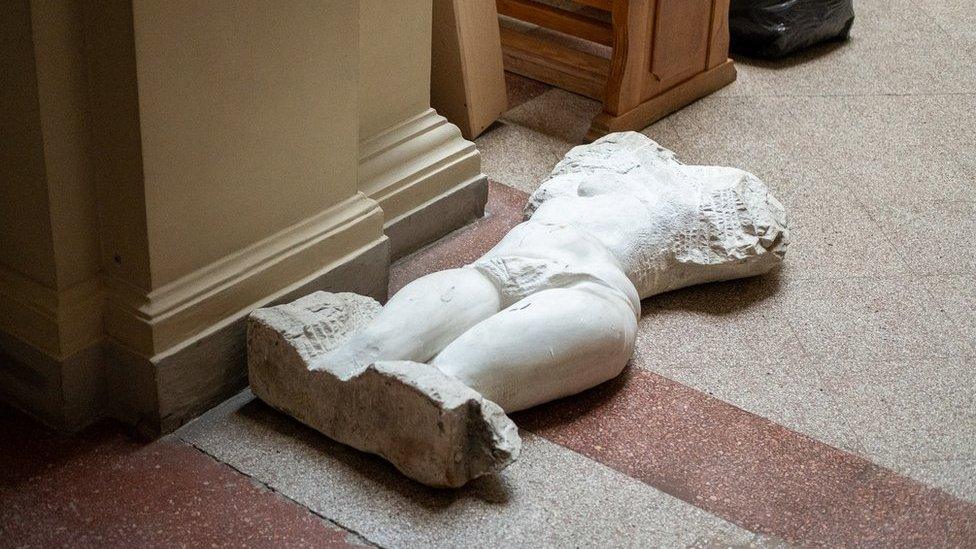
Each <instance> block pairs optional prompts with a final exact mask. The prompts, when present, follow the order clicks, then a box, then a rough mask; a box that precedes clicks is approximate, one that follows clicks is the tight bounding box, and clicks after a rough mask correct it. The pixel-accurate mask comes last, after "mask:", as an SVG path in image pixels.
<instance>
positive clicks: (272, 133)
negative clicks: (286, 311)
mask: <svg viewBox="0 0 976 549" xmlns="http://www.w3.org/2000/svg"><path fill="white" fill-rule="evenodd" d="M407 3H411V2H407ZM133 15H134V24H135V44H136V66H137V75H138V84H139V106H140V112H139V115H140V120H141V131H142V143H143V172H144V177H145V194H146V210H147V212H149V214H148V220H147V222H148V230H149V248H150V254H149V255H150V258H149V260H150V265H151V274H152V287H153V288H158V287H161V286H163V285H166V284H168V283H170V282H173V281H174V280H176V279H178V278H180V277H182V276H185V275H186V274H188V273H190V272H193V271H194V270H197V269H200V268H202V267H205V266H206V265H208V264H210V263H212V262H214V261H216V260H218V259H220V258H222V257H224V256H226V255H228V254H231V253H234V252H236V251H238V250H241V249H242V248H244V247H246V246H248V245H250V244H252V243H254V242H257V241H259V240H261V239H263V238H265V237H268V236H270V235H272V234H274V233H276V232H278V231H280V230H282V229H285V228H286V227H288V226H290V225H292V224H294V223H297V222H298V221H300V220H302V219H306V218H308V217H310V216H312V215H314V214H316V213H318V212H320V211H322V210H324V209H326V208H329V207H331V206H334V205H336V204H338V203H339V202H340V201H342V200H344V199H347V198H349V197H350V196H352V195H353V194H354V193H355V192H356V153H357V140H358V137H357V136H358V133H357V130H356V128H357V114H356V113H357V101H356V51H355V44H356V37H357V33H356V29H355V26H350V24H349V23H350V22H351V21H356V20H357V18H358V8H357V6H356V3H355V2H337V1H333V2H266V1H259V0H245V1H238V0H222V1H212V0H211V1H208V2H200V1H198V0H186V1H182V2H157V1H141V2H136V3H135V4H134V14H133ZM350 43H351V45H352V47H350ZM201 234H206V235H207V238H206V239H202V240H201V239H199V238H198V237H199V235H201ZM190 240H193V241H195V242H197V245H195V246H193V247H187V246H185V243H186V242H187V241H190Z"/></svg>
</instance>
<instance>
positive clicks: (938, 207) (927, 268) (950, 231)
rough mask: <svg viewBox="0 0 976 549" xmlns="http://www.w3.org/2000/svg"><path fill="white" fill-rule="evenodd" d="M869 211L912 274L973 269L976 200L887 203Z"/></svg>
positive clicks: (975, 262)
mask: <svg viewBox="0 0 976 549" xmlns="http://www.w3.org/2000/svg"><path fill="white" fill-rule="evenodd" d="M869 211H870V212H871V216H872V217H873V218H874V220H875V222H876V223H877V225H878V229H879V230H880V231H881V232H883V233H884V235H885V237H886V238H887V239H888V240H889V241H890V242H891V243H892V245H893V246H894V247H895V249H897V250H898V252H899V253H900V254H901V256H902V258H903V260H904V261H905V263H906V264H907V265H908V266H909V268H910V269H911V270H912V272H913V273H914V274H916V275H920V276H924V275H935V274H971V273H974V272H976V240H974V239H973V235H974V234H976V202H941V203H940V202H916V203H915V204H900V203H890V204H879V205H875V206H872V207H869Z"/></svg>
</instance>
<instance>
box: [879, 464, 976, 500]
mask: <svg viewBox="0 0 976 549" xmlns="http://www.w3.org/2000/svg"><path fill="white" fill-rule="evenodd" d="M897 468H898V469H899V470H900V472H901V473H903V474H905V475H908V476H910V477H912V478H914V479H916V480H920V481H922V482H924V483H926V484H929V485H931V486H936V487H938V488H941V489H943V490H945V491H946V492H948V493H950V494H952V495H954V496H956V497H958V498H962V499H966V500H969V501H972V502H976V459H949V460H943V459H935V460H921V461H916V462H914V463H909V464H904V465H899V466H898V467H897Z"/></svg>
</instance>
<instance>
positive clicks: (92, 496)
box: [0, 0, 976, 547]
mask: <svg viewBox="0 0 976 549" xmlns="http://www.w3.org/2000/svg"><path fill="white" fill-rule="evenodd" d="M856 9H857V13H858V19H857V23H856V24H855V26H854V31H853V33H852V39H851V40H850V41H849V42H848V43H845V44H842V45H828V46H824V47H821V48H817V49H815V50H813V51H810V52H808V53H806V54H803V55H801V56H800V57H797V58H793V59H791V60H789V61H785V62H779V63H769V62H757V61H751V60H746V59H740V60H737V62H738V63H737V67H738V71H739V78H738V80H737V81H736V82H735V83H734V84H732V85H730V86H729V87H727V88H725V89H723V90H721V91H720V92H718V93H716V94H714V95H712V96H710V97H707V98H705V99H703V100H701V101H698V102H696V103H694V104H692V105H690V106H688V107H687V108H685V109H683V110H681V111H679V112H677V113H675V114H673V115H671V116H669V117H667V118H665V119H664V120H661V121H660V122H658V123H656V124H654V125H652V126H650V127H649V128H647V129H645V130H644V133H645V134H647V135H648V136H650V137H652V138H654V139H656V140H658V141H659V142H661V143H662V144H663V145H664V146H666V147H668V148H671V149H673V150H674V151H675V152H676V153H677V154H678V156H679V158H681V159H682V160H684V161H685V162H688V163H704V164H724V165H732V166H738V167H742V168H744V169H747V170H749V171H752V172H754V173H756V174H757V175H759V176H760V177H761V178H762V179H764V180H765V181H766V182H767V183H768V184H769V186H770V187H771V188H772V189H773V190H774V192H775V193H776V194H777V195H778V196H779V198H780V199H781V201H782V202H783V203H784V204H785V205H786V207H787V208H788V210H789V212H790V215H791V226H792V227H791V228H792V236H793V243H792V244H791V247H790V249H789V252H788V255H787V261H786V266H785V267H784V268H783V269H782V270H781V271H780V272H778V273H775V274H772V275H768V276H764V277H759V278H755V279H750V280H743V281H737V282H730V283H721V284H711V285H707V286H702V287H696V288H689V289H685V290H681V291H677V292H672V293H669V294H666V295H662V296H657V297H655V298H652V299H649V300H647V301H645V303H644V304H643V317H642V320H641V323H640V334H639V340H638V348H637V352H636V353H635V357H634V359H633V361H632V363H631V366H630V368H629V369H628V370H627V371H626V373H625V375H623V376H622V377H621V378H619V379H617V380H614V381H612V382H610V383H608V384H605V385H604V386H601V387H599V388H597V389H594V390H591V391H589V392H587V393H585V394H583V395H579V396H578V397H575V398H572V399H567V400H564V401H561V402H557V403H553V404H551V405H547V406H543V407H539V408H537V409H534V410H530V411H528V412H525V413H521V414H517V415H516V416H515V418H514V419H515V420H516V422H517V423H518V424H519V426H520V428H521V430H522V436H523V440H524V444H525V447H524V450H523V454H522V457H521V458H520V459H519V461H518V462H516V463H515V464H514V465H512V466H511V467H509V468H508V469H506V470H505V471H503V472H502V473H501V474H500V475H497V476H494V477H489V478H484V479H479V480H478V481H476V482H474V483H473V484H472V485H471V486H469V487H467V488H465V489H462V490H458V491H438V490H430V489H427V488H425V487H423V486H420V485H418V484H416V483H413V482H411V481H409V480H407V479H405V478H404V477H402V476H401V475H399V474H398V473H397V472H396V471H395V470H393V469H392V468H391V467H390V466H389V465H387V464H386V463H385V462H383V461H381V460H379V459H377V458H373V457H371V456H368V455H364V454H361V453H358V452H355V451H353V450H351V449H348V448H346V447H343V446H341V445H339V444H336V443H333V442H331V441H329V440H328V439H326V438H325V437H322V436H320V435H318V434H317V433H315V432H314V431H311V430H310V429H307V428H305V427H303V426H301V425H299V424H297V423H296V422H294V421H292V420H290V419H288V418H286V417H284V416H282V415H281V414H278V413H276V412H274V411H272V410H270V409H269V408H268V407H266V406H264V405H263V404H262V403H260V402H259V401H257V400H254V399H253V397H252V396H251V395H250V393H249V392H247V391H245V392H244V393H241V394H240V395H238V396H237V397H235V398H233V399H231V400H229V401H227V402H225V403H224V404H222V405H221V406H218V407H217V408H215V409H214V410H212V411H211V412H209V413H208V414H206V415H205V416H203V417H201V418H200V419H198V420H196V421H194V422H192V423H190V424H188V425H187V426H185V427H184V428H183V429H181V430H180V431H178V432H177V433H175V434H174V435H172V436H170V437H167V438H165V439H163V440H161V441H157V442H155V443H152V444H148V445H147V444H139V443H135V442H133V441H131V440H130V439H128V438H127V437H125V436H124V434H123V433H122V432H121V431H120V429H119V428H118V427H115V426H111V425H101V426H97V427H95V428H93V429H91V430H89V431H87V432H86V433H83V434H82V435H80V436H77V437H67V438H66V437H62V436H59V435H55V434H53V433H48V432H46V431H44V430H43V429H41V428H39V427H37V426H33V425H31V424H30V423H29V422H28V421H26V420H24V419H23V418H21V417H20V416H17V415H16V414H15V413H14V412H11V411H9V410H2V409H0V427H2V428H3V432H4V435H5V436H3V437H0V450H2V451H0V457H2V460H0V468H2V469H4V470H6V471H8V473H9V474H8V475H7V476H5V477H4V482H3V483H2V484H0V546H35V545H40V546H48V545H70V546H96V545H97V546H118V545H126V544H128V545H154V546H168V545H194V546H198V545H210V544H214V545H224V546H245V545H246V546H323V545H361V544H365V545H379V546H384V547H385V546H390V547H414V546H426V545H432V546H462V545H465V546H466V545H472V546H601V547H602V546H642V547H643V546H666V547H675V546H695V547H778V546H788V545H803V546H805V545H828V546H906V547H937V546H960V547H965V546H970V547H976V360H974V357H976V312H974V305H976V243H974V242H976V240H974V239H973V237H972V235H973V234H974V233H976V156H974V155H973V151H974V145H973V143H974V140H976V4H973V3H972V2H971V0H858V2H857V3H856ZM508 84H509V92H510V107H511V108H510V110H509V111H508V112H507V113H506V114H505V115H504V117H503V118H502V120H500V121H499V122H498V123H497V124H496V125H495V126H493V127H492V128H491V129H490V130H489V131H487V132H486V133H485V134H483V135H482V136H481V137H479V138H478V140H477V143H478V146H479V148H480V149H481V151H482V155H483V169H484V171H485V173H486V174H487V175H488V176H489V178H491V180H492V184H491V188H490V195H489V205H488V208H487V209H488V215H487V216H486V217H485V218H483V219H482V220H479V221H478V222H476V223H474V224H472V225H470V226H468V227H465V228H462V229H460V230H458V231H456V232H455V233H453V234H451V235H449V236H448V237H446V238H444V239H442V240H441V241H439V242H438V243H435V244H434V245H431V246H429V247H427V248H425V249H422V250H420V251H419V252H417V253H415V254H412V255H411V256H408V257H407V258H404V259H403V260H401V261H400V262H398V263H397V264H396V265H395V266H394V268H393V271H392V272H391V280H390V285H391V291H395V290H396V289H398V288H400V287H402V286H403V285H404V284H406V283H407V282H409V281H410V280H413V279H414V278H417V277H418V276H422V275H423V274H425V273H427V272H430V271H432V270H438V269H442V268H445V267H450V266H457V265H462V264H464V263H467V262H469V261H471V260H472V259H474V258H475V257H477V256H478V255H480V254H481V253H483V252H484V251H485V250H487V249H488V248H489V247H491V245H493V244H494V243H495V242H496V241H497V240H498V239H499V238H500V237H501V236H502V235H503V234H504V233H505V232H506V231H507V230H508V228H509V227H511V226H512V225H514V224H515V223H517V222H518V221H519V220H520V218H521V206H522V204H523V203H524V200H525V197H526V194H525V193H527V192H531V191H532V190H534V189H535V188H536V187H537V186H538V185H539V183H541V181H542V180H543V179H544V177H545V175H546V174H547V173H548V171H549V170H550V169H551V168H552V166H553V165H554V164H555V162H556V161H557V160H558V159H559V158H560V157H561V156H562V155H563V154H564V153H565V152H566V151H567V150H569V148H571V147H572V146H574V145H576V144H579V143H580V141H581V139H582V137H583V135H584V134H585V131H586V128H587V126H588V124H589V120H590V118H591V117H592V116H593V115H594V114H595V113H596V112H597V111H598V110H599V105H597V104H596V103H595V102H593V101H591V100H588V99H585V98H582V97H579V96H576V95H573V94H570V93H567V92H564V91H562V90H558V89H554V88H550V87H548V86H546V85H543V84H540V83H538V82H533V81H531V80H527V79H524V78H520V77H516V76H512V75H509V76H508ZM25 456H32V457H30V458H28V457H25Z"/></svg>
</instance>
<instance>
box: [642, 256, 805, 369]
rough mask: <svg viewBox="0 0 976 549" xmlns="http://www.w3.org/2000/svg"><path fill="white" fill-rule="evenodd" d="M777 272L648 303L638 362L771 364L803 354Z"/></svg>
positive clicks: (657, 365)
mask: <svg viewBox="0 0 976 549" xmlns="http://www.w3.org/2000/svg"><path fill="white" fill-rule="evenodd" d="M779 286H780V281H779V276H778V275H776V274H772V275H767V276H765V277H754V278H751V279H745V280H736V281H730V282H719V283H714V284H705V285H700V286H695V287H691V288H685V289H682V290H676V291H673V292H668V293H666V294H662V295H658V296H654V297H650V298H648V299H645V300H644V311H643V315H642V316H641V319H640V323H639V330H638V334H637V346H636V347H637V348H636V351H635V358H636V360H635V361H636V362H639V363H641V364H643V365H645V366H646V367H648V368H649V369H651V370H654V371H657V372H660V373H664V372H668V371H671V370H673V369H680V368H700V367H722V366H726V365H728V364H742V363H769V362H775V361H777V360H781V359H785V358H787V357H789V356H795V355H796V354H797V353H802V348H801V345H800V343H799V340H798V339H797V338H796V336H795V335H794V334H793V332H792V331H791V330H790V327H789V325H788V324H787V322H786V317H785V315H784V314H783V311H782V308H781V307H780V306H779V304H778V303H777V301H776V299H775V296H776V293H777V291H778V287H779Z"/></svg>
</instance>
